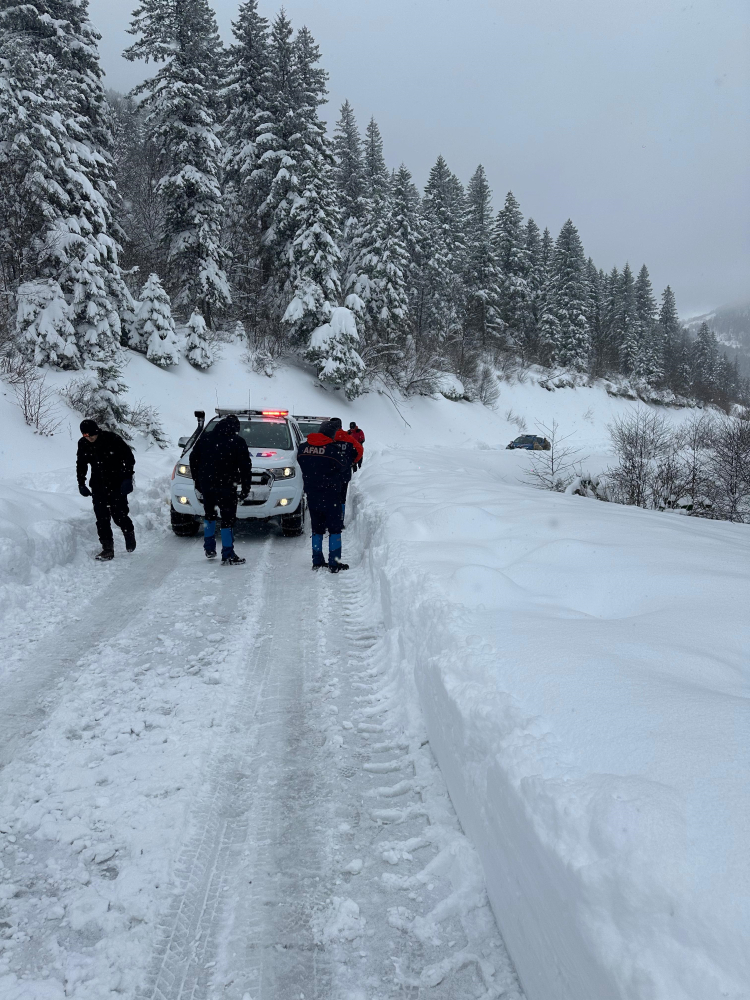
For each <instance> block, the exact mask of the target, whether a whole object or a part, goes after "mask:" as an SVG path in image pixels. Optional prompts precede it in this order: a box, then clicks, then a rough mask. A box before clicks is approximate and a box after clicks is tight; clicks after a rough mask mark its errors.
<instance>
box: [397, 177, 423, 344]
mask: <svg viewBox="0 0 750 1000" xmlns="http://www.w3.org/2000/svg"><path fill="white" fill-rule="evenodd" d="M391 199H392V212H393V224H394V226H395V228H396V232H397V233H398V235H399V239H400V241H401V244H402V245H403V247H404V248H405V250H406V268H405V271H404V287H405V290H406V296H407V301H408V304H409V325H410V327H411V329H412V330H415V331H419V330H421V329H422V318H421V317H422V312H423V304H424V299H423V283H422V281H421V280H420V271H421V267H422V261H423V257H424V251H425V239H424V226H423V220H422V215H421V213H420V197H419V191H418V190H417V186H416V184H415V183H414V181H413V180H412V176H411V174H410V173H409V170H408V169H407V168H406V167H405V166H404V164H403V163H402V164H401V166H400V167H399V168H398V170H397V171H396V173H395V174H394V177H393V185H392V192H391Z"/></svg>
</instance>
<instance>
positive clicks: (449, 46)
mask: <svg viewBox="0 0 750 1000" xmlns="http://www.w3.org/2000/svg"><path fill="white" fill-rule="evenodd" d="M132 6H135V3H133V4H132ZM237 6H238V2H237V0H214V9H215V10H216V13H217V16H218V19H219V25H220V28H221V31H222V34H223V36H224V38H225V39H229V37H230V34H231V27H230V22H231V20H232V18H233V17H234V16H235V14H236V10H237ZM130 7H131V5H130V4H129V3H128V0H124V2H123V0H118V2H117V3H116V4H114V3H113V2H112V0H90V9H91V18H92V20H93V22H94V24H95V25H96V26H97V28H98V29H99V31H100V32H101V34H102V36H103V38H102V43H101V51H102V63H103V66H104V69H105V71H106V73H107V80H106V83H107V85H108V86H110V87H114V88H115V89H117V90H127V89H129V87H131V86H133V85H134V84H135V83H137V82H138V81H139V80H140V79H142V78H143V77H144V76H145V75H147V74H148V73H150V72H152V71H153V69H152V67H151V66H149V67H144V66H143V65H142V64H135V65H134V64H131V63H127V62H126V61H125V60H123V59H122V58H121V52H122V50H123V48H124V47H125V46H126V45H127V44H129V42H130V41H131V39H130V38H129V36H128V35H127V34H126V33H125V30H126V28H127V26H128V24H129V21H130ZM285 7H286V10H287V13H288V14H289V16H290V17H291V19H292V21H293V23H294V26H295V27H296V28H299V27H301V26H302V25H303V24H305V25H307V26H308V27H309V28H310V30H311V31H312V33H313V35H314V36H315V38H316V40H317V41H318V43H319V45H320V47H321V50H322V53H323V65H324V66H325V68H326V69H327V70H328V72H329V73H330V85H329V87H330V104H329V105H328V108H327V109H325V110H326V114H327V117H328V118H329V120H330V122H331V125H332V124H333V122H335V120H336V118H337V117H338V108H339V106H340V105H341V103H342V101H343V100H344V99H345V98H348V99H349V100H350V102H351V103H352V105H353V106H354V109H355V112H356V114H357V117H358V120H359V123H360V127H361V129H362V131H364V127H365V126H366V124H367V121H368V120H369V118H370V116H371V115H374V116H375V118H376V120H377V121H378V124H379V125H380V128H381V131H382V133H383V138H384V141H385V154H386V160H387V162H388V165H389V166H392V167H395V166H398V164H399V163H401V162H402V161H403V162H404V163H406V165H407V166H408V167H409V169H410V170H411V171H412V173H413V175H414V178H415V181H416V182H417V183H418V184H419V185H420V186H422V185H423V184H424V182H425V180H426V179H427V174H428V172H429V169H430V167H431V166H432V164H433V163H434V162H435V159H436V158H437V156H438V154H439V153H442V154H443V156H445V158H446V160H447V161H448V164H449V165H450V167H451V169H452V170H453V171H454V172H455V173H456V174H458V175H459V177H460V178H461V179H462V180H463V181H464V183H466V182H467V181H468V180H469V178H470V176H471V174H472V173H473V171H474V169H475V168H476V166H477V164H478V163H482V164H483V165H484V167H485V169H486V171H487V174H488V177H489V180H490V183H491V185H492V188H493V192H494V196H495V207H496V208H499V207H500V205H501V204H502V200H503V198H504V197H505V193H506V191H508V190H512V191H513V193H514V194H515V196H516V197H517V198H518V200H519V202H520V203H521V208H522V210H523V212H524V214H525V215H526V216H529V215H531V216H533V217H534V219H536V221H537V223H538V224H539V225H540V226H542V227H544V226H545V225H547V226H549V227H550V230H551V231H552V233H553V235H557V232H558V231H559V229H560V227H561V225H562V224H563V222H564V221H565V220H566V219H567V218H568V217H570V218H572V219H573V221H574V222H575V224H576V225H577V226H578V229H579V232H580V234H581V237H582V239H583V242H584V246H585V248H586V252H587V253H588V254H590V255H591V256H592V257H593V258H594V260H595V262H596V264H597V266H599V267H603V268H604V269H605V270H609V268H611V267H612V265H613V264H617V265H618V266H622V264H624V262H625V261H630V264H631V266H632V267H633V268H634V269H637V268H639V267H640V265H641V264H642V263H646V264H647V265H648V268H649V270H650V273H651V278H652V280H653V283H654V289H655V291H656V292H657V294H660V292H661V290H662V288H663V287H664V286H665V285H666V284H671V285H672V288H673V289H674V291H675V294H676V295H677V303H678V307H679V309H680V312H681V313H682V314H683V315H687V314H689V313H696V312H702V311H707V310H709V309H711V308H713V307H715V306H718V305H723V304H726V303H731V302H735V301H738V300H744V299H750V115H749V114H748V112H749V111H750V4H748V3H747V2H746V0H694V2H692V3H691V2H689V0H629V2H625V3H623V2H622V0H574V2H571V0H513V2H511V0H378V2H377V3H374V2H372V0H316V2H312V0H287V2H286V4H285ZM260 8H261V12H262V13H263V14H264V15H266V16H267V17H269V18H272V17H273V16H274V15H275V14H276V12H277V10H278V9H279V5H277V4H276V3H274V2H271V0H269V2H263V0H261V3H260Z"/></svg>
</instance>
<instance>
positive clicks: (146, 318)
mask: <svg viewBox="0 0 750 1000" xmlns="http://www.w3.org/2000/svg"><path fill="white" fill-rule="evenodd" d="M136 324H137V329H138V333H139V335H140V342H141V344H142V345H143V347H144V349H145V351H146V357H147V358H148V360H149V361H152V362H153V363H154V364H155V365H159V367H160V368H169V367H170V366H171V365H176V364H179V362H180V352H179V350H178V347H177V337H176V335H175V329H174V320H173V319H172V308H171V305H170V302H169V296H168V295H167V293H166V292H165V291H164V289H163V287H162V284H161V282H160V281H159V276H158V275H156V274H151V275H149V278H148V280H147V281H146V284H145V285H144V286H143V290H142V291H141V297H140V301H139V303H138V309H137V311H136Z"/></svg>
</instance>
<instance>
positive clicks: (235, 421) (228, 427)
mask: <svg viewBox="0 0 750 1000" xmlns="http://www.w3.org/2000/svg"><path fill="white" fill-rule="evenodd" d="M216 429H217V430H218V431H220V432H221V433H222V434H225V435H227V437H229V436H231V435H232V434H239V432H240V418H239V417H238V416H237V415H236V414H235V413H230V414H228V415H227V416H226V417H224V419H223V420H220V421H219V423H218V424H217V425H216Z"/></svg>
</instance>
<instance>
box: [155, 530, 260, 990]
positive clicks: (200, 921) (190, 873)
mask: <svg viewBox="0 0 750 1000" xmlns="http://www.w3.org/2000/svg"><path fill="white" fill-rule="evenodd" d="M271 544H272V539H271V538H270V537H269V538H267V539H266V541H265V544H264V547H263V554H262V556H261V558H260V559H258V560H257V561H256V562H254V564H253V566H252V567H251V570H250V571H251V573H252V575H251V577H250V586H249V593H248V595H247V606H248V607H249V608H250V609H251V610H252V611H254V613H252V614H251V615H250V616H249V617H247V618H246V619H245V621H244V622H243V623H242V624H240V622H239V621H236V620H235V621H234V622H232V618H231V616H225V617H226V619H227V625H228V626H229V627H230V628H231V627H232V625H234V628H235V635H234V637H233V639H232V640H231V642H230V643H227V645H230V646H231V648H232V652H233V653H234V655H235V656H239V657H241V658H243V659H244V658H245V657H246V652H245V646H246V644H253V645H254V647H255V651H254V653H253V655H252V657H250V658H249V659H250V660H251V662H250V669H249V670H248V672H247V675H246V679H245V683H244V689H243V692H242V695H241V698H240V700H239V702H238V704H237V705H236V707H235V710H234V713H233V719H232V722H231V724H230V725H229V726H228V727H227V731H226V735H225V736H224V737H223V739H222V740H221V742H220V744H219V746H217V747H216V748H215V750H214V752H213V754H212V759H211V761H210V764H209V767H208V770H207V774H206V776H205V780H204V782H203V787H204V788H205V789H206V791H205V792H204V794H203V795H202V796H199V798H198V800H197V801H196V803H195V806H194V807H193V810H192V817H191V826H192V828H193V833H192V835H191V836H190V837H189V838H188V840H187V843H186V844H185V846H184V847H183V849H182V851H181V853H180V857H179V859H178V861H177V864H176V866H175V879H176V881H177V882H178V888H177V889H176V891H175V897H174V902H173V905H172V906H171V908H170V909H169V910H168V912H167V913H166V914H165V915H164V916H163V917H162V920H161V922H160V934H159V939H158V942H157V945H156V949H155V952H154V955H153V957H152V961H151V970H150V973H149V976H148V977H147V980H146V983H145V984H144V986H143V987H142V989H141V990H140V991H139V993H138V996H139V997H141V998H144V1000H145V998H148V1000H182V998H188V997H189V998H199V997H205V996H206V995H207V990H208V988H209V982H210V978H211V967H212V966H211V963H210V962H208V961H207V957H208V956H209V955H211V954H214V953H215V951H216V947H217V942H216V932H217V927H218V922H217V916H218V914H219V912H220V910H221V907H222V904H223V899H222V897H223V893H224V891H225V890H226V888H227V887H228V883H229V873H228V868H229V865H230V862H231V860H232V857H233V854H234V852H235V850H236V849H237V848H238V847H239V846H241V845H242V844H243V843H244V841H245V839H246V836H247V818H248V806H249V801H250V794H251V791H252V787H251V784H250V783H249V782H247V780H246V779H247V777H248V776H247V775H246V774H245V772H244V771H243V770H242V767H243V766H244V761H245V760H246V759H248V758H249V757H250V756H252V754H253V752H254V744H255V731H254V730H253V728H252V723H253V721H254V719H255V716H256V714H257V711H258V705H259V703H260V701H261V699H262V695H263V691H264V687H265V684H266V682H267V671H268V665H269V659H268V657H267V656H264V655H263V650H264V649H265V648H266V647H267V645H268V642H269V639H270V635H269V633H268V632H267V630H266V629H265V628H264V626H263V625H262V624H261V620H260V616H261V611H262V609H263V605H262V604H261V599H260V593H261V589H262V586H263V583H264V581H265V579H266V578H267V575H268V570H269V564H270V553H271ZM226 572H227V573H229V572H232V573H233V574H235V575H239V574H241V573H242V572H243V571H242V570H231V571H230V570H227V571H226ZM235 617H236V616H235Z"/></svg>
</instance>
